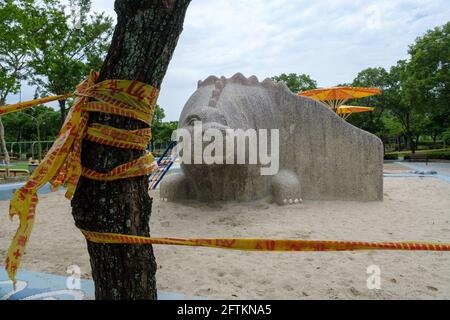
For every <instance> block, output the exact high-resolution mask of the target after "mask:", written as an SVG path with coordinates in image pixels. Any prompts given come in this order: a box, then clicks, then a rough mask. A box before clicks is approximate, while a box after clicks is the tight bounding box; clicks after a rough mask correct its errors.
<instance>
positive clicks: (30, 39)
mask: <svg viewBox="0 0 450 320" xmlns="http://www.w3.org/2000/svg"><path fill="white" fill-rule="evenodd" d="M112 23H113V21H112V19H111V18H110V17H108V16H106V15H105V14H103V13H95V12H92V11H91V1H90V0H72V1H71V5H70V6H69V7H66V6H64V5H61V4H60V2H59V1H56V0H42V1H35V0H3V1H2V2H1V3H0V105H4V104H5V103H6V98H7V96H8V95H10V94H17V93H18V92H20V89H21V83H22V82H23V81H27V82H28V83H29V84H30V85H32V86H34V87H35V88H36V97H39V96H47V95H59V94H64V93H67V92H72V91H74V89H75V86H76V85H77V84H78V83H80V82H81V81H82V80H83V79H84V78H85V77H86V75H87V74H88V72H89V70H90V69H99V67H100V66H101V63H102V61H103V60H104V57H105V55H106V50H107V48H108V46H109V44H110V41H111V36H112V32H113V27H112ZM408 53H409V58H408V59H407V60H401V61H398V62H397V64H396V65H394V66H392V67H391V68H390V69H385V68H381V67H373V68H368V69H365V70H362V71H361V72H360V73H359V74H358V75H357V76H356V78H355V79H354V80H353V82H352V83H347V84H344V85H351V86H363V87H378V88H381V89H382V90H383V94H382V95H380V96H375V97H370V98H366V99H362V100H357V101H352V102H349V104H355V105H367V106H372V107H375V112H373V113H365V114H354V115H352V116H351V117H350V118H349V122H350V123H352V124H353V125H355V126H357V127H360V128H362V129H364V130H367V131H369V132H372V133H374V134H376V135H378V136H379V137H380V138H381V139H382V140H383V141H384V142H385V145H386V147H387V150H388V151H391V150H398V151H400V150H406V149H408V150H412V151H413V152H414V151H416V150H417V149H419V148H427V147H430V148H439V147H445V146H446V145H448V144H450V22H449V23H447V24H445V25H443V26H440V27H437V28H435V29H433V30H430V31H428V32H427V33H426V34H425V35H423V36H422V37H419V38H417V40H416V41H415V43H414V44H412V45H411V46H410V47H409V50H408ZM273 79H274V80H276V81H284V82H286V83H287V85H288V87H289V88H290V89H291V90H292V91H293V92H294V93H298V92H299V91H303V90H309V89H314V88H317V85H318V84H317V82H316V81H315V80H313V79H312V78H311V77H310V76H309V75H305V74H295V73H291V74H282V75H279V76H276V77H274V78H273ZM71 103H72V101H71V100H70V99H69V100H68V101H64V100H63V101H60V102H59V110H54V109H53V108H49V107H44V106H42V107H39V108H35V109H33V110H29V111H26V112H22V113H18V114H13V115H8V116H5V117H2V118H0V142H1V146H2V153H3V154H5V151H6V150H5V149H6V144H5V141H8V142H12V141H35V140H36V139H37V135H38V130H37V127H38V126H39V127H40V129H41V130H40V138H41V140H53V139H54V138H55V136H56V134H57V132H58V131H59V128H60V127H61V124H62V123H63V121H64V119H65V117H66V114H67V109H68V108H70V105H71ZM164 118H165V114H164V110H163V109H162V108H161V107H158V109H157V112H156V113H155V119H154V123H153V137H154V138H153V141H152V148H153V149H154V148H155V147H156V148H157V147H158V145H161V144H163V143H166V142H168V141H170V137H171V134H172V131H173V130H175V129H176V127H177V123H176V122H169V123H165V122H164ZM33 119H34V120H33ZM3 127H4V128H3ZM425 145H427V146H425Z"/></svg>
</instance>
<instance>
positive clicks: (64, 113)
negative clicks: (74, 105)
mask: <svg viewBox="0 0 450 320" xmlns="http://www.w3.org/2000/svg"><path fill="white" fill-rule="evenodd" d="M58 102H59V112H60V115H61V127H62V126H63V125H64V121H66V116H67V110H66V103H67V100H59V101H58Z"/></svg>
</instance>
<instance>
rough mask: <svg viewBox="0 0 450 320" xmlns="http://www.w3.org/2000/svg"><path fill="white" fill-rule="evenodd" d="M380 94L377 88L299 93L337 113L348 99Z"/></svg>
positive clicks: (320, 90)
mask: <svg viewBox="0 0 450 320" xmlns="http://www.w3.org/2000/svg"><path fill="white" fill-rule="evenodd" d="M377 94H381V90H380V89H378V88H358V87H333V88H328V89H314V90H308V91H303V92H300V93H299V95H300V96H304V97H309V98H311V99H314V100H316V101H320V102H323V103H325V104H326V105H327V106H329V107H330V108H331V109H332V110H333V111H335V112H336V113H337V111H338V110H339V108H340V107H341V106H342V105H343V104H344V103H345V102H346V101H348V100H350V99H361V98H365V97H370V96H374V95H377Z"/></svg>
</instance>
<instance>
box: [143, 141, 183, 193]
mask: <svg viewBox="0 0 450 320" xmlns="http://www.w3.org/2000/svg"><path fill="white" fill-rule="evenodd" d="M176 145H177V142H176V141H172V142H171V143H170V145H169V146H168V147H167V149H166V151H164V154H163V155H162V157H161V158H159V160H158V162H157V163H158V170H157V171H155V172H154V173H153V174H152V175H151V176H150V187H149V190H156V189H157V188H158V186H159V184H160V183H161V181H162V180H163V179H164V177H165V176H166V174H167V173H168V172H169V170H170V168H172V166H173V164H174V162H175V160H176V159H177V157H176V154H175V153H174V148H175V146H176Z"/></svg>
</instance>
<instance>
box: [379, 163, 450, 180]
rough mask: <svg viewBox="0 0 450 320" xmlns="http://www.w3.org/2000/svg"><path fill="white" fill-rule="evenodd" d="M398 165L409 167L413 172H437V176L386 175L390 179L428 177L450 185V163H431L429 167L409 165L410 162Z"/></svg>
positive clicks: (420, 164)
mask: <svg viewBox="0 0 450 320" xmlns="http://www.w3.org/2000/svg"><path fill="white" fill-rule="evenodd" d="M396 164H398V165H401V166H404V167H407V168H409V169H411V170H412V171H435V172H437V174H434V175H422V174H414V173H406V174H385V175H384V176H385V177H388V178H417V177H427V178H435V179H440V180H443V181H445V182H448V183H450V163H436V162H430V163H429V164H428V165H427V164H425V163H414V164H412V163H409V162H396Z"/></svg>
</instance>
